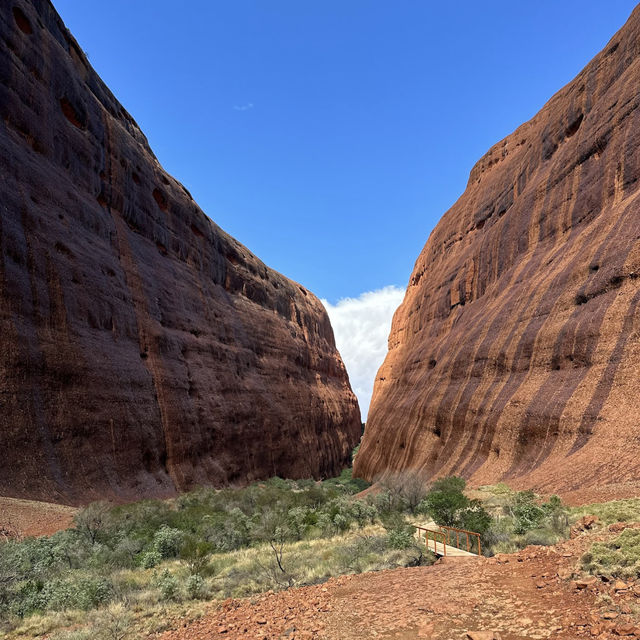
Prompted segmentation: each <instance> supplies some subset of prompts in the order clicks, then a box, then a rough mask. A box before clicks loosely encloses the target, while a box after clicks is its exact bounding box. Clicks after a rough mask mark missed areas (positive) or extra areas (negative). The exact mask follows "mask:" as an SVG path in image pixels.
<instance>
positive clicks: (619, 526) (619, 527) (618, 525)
mask: <svg viewBox="0 0 640 640" xmlns="http://www.w3.org/2000/svg"><path fill="white" fill-rule="evenodd" d="M628 526H629V525H628V524H627V523H626V522H614V523H613V524H610V525H609V527H608V528H609V531H611V532H612V533H620V532H621V531H624V530H625V529H626V528H627V527H628Z"/></svg>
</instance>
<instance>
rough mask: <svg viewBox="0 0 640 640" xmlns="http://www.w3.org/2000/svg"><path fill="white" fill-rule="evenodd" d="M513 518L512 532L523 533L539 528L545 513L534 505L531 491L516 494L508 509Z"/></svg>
mask: <svg viewBox="0 0 640 640" xmlns="http://www.w3.org/2000/svg"><path fill="white" fill-rule="evenodd" d="M510 508H511V513H512V515H513V518H514V531H515V532H516V533H525V532H526V531H530V530H531V529H536V528H537V527H539V526H540V524H541V522H542V519H543V518H544V516H545V512H544V510H543V509H542V507H540V506H538V504H536V496H535V494H534V493H533V491H520V492H518V493H517V494H516V496H515V499H514V501H513V505H512V506H511V507H510Z"/></svg>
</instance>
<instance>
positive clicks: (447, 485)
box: [418, 476, 469, 527]
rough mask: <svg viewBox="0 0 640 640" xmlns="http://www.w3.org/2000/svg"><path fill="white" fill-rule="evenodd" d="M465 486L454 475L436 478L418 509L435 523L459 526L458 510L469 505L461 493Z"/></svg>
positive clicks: (461, 480)
mask: <svg viewBox="0 0 640 640" xmlns="http://www.w3.org/2000/svg"><path fill="white" fill-rule="evenodd" d="M465 486H466V482H465V481H464V480H463V479H462V478H458V477H456V476H451V477H449V478H442V479H441V480H436V482H434V483H433V484H432V485H431V489H430V490H429V493H428V494H427V496H426V498H425V499H424V500H423V501H422V502H421V503H420V505H419V506H418V511H420V512H422V513H427V514H429V515H430V516H431V517H432V518H433V521H434V522H435V523H436V524H439V525H444V526H448V527H456V526H459V524H460V518H459V515H460V512H461V511H462V510H464V509H466V508H467V507H468V506H469V499H468V498H467V496H465V495H464V493H463V490H464V488H465Z"/></svg>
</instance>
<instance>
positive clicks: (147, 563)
mask: <svg viewBox="0 0 640 640" xmlns="http://www.w3.org/2000/svg"><path fill="white" fill-rule="evenodd" d="M161 562H162V555H161V554H160V553H159V552H158V551H156V550H155V549H152V550H151V551H147V552H146V553H144V554H143V555H142V561H141V563H140V564H141V565H142V568H143V569H153V568H154V567H157V566H158V565H159V564H160V563H161Z"/></svg>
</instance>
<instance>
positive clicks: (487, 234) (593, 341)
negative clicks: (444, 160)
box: [355, 8, 640, 491]
mask: <svg viewBox="0 0 640 640" xmlns="http://www.w3.org/2000/svg"><path fill="white" fill-rule="evenodd" d="M639 86H640V8H636V10H635V11H634V12H633V14H632V16H631V17H630V19H629V21H628V23H627V24H626V25H625V26H624V27H623V28H622V29H621V30H620V31H619V32H618V33H617V34H616V35H615V36H614V37H613V39H612V40H611V41H610V42H609V44H608V45H607V46H606V48H605V49H604V50H603V51H602V52H601V53H600V54H598V55H597V56H596V57H595V58H594V59H593V60H592V61H591V62H590V63H589V64H588V66H587V67H586V68H585V69H584V70H583V71H582V72H581V73H580V74H579V75H578V76H577V77H576V78H575V80H573V81H572V82H571V83H570V84H569V85H567V86H566V87H565V88H563V89H562V90H561V91H559V92H558V93H557V94H556V95H555V96H553V98H551V100H550V101H549V102H548V103H547V104H546V105H545V106H544V108H543V109H542V110H541V111H540V112H539V113H538V114H537V115H536V116H535V117H534V118H533V119H532V120H530V121H529V122H527V123H526V124H524V125H522V126H521V127H519V128H518V129H517V130H516V131H515V132H514V133H512V134H511V135H509V136H508V137H507V138H505V139H504V140H503V141H502V142H500V143H498V144H496V145H495V146H494V147H492V148H491V149H490V150H489V152H488V153H487V154H486V155H485V156H484V157H483V158H481V159H480V161H479V162H478V163H477V164H476V165H475V167H474V168H473V170H472V171H471V175H470V177H469V182H468V185H467V188H466V191H465V192H464V194H463V195H462V196H461V197H460V199H459V200H458V202H456V204H455V205H454V206H453V207H452V208H451V209H450V210H449V211H448V212H447V213H446V214H445V215H444V217H443V218H442V220H441V221H440V222H439V224H438V225H437V226H436V228H435V229H434V231H433V232H432V233H431V236H430V237H429V239H428V241H427V244H426V245H425V247H424V249H423V251H422V253H421V254H420V256H419V258H418V260H417V262H416V264H415V267H414V270H413V274H412V276H411V279H410V282H409V286H408V289H407V292H406V296H405V299H404V302H403V303H402V305H401V306H400V308H399V309H398V311H397V312H396V314H395V317H394V321H393V327H392V330H391V334H390V337H389V353H388V355H387V358H386V360H385V362H384V364H383V366H382V367H381V369H380V371H379V373H378V376H377V379H376V384H375V389H374V394H373V399H372V404H371V410H370V412H369V420H368V422H367V426H366V429H365V436H364V441H363V444H362V446H361V448H360V452H359V454H358V457H357V461H356V468H355V472H356V474H358V475H361V476H364V477H365V478H374V477H375V476H376V475H378V474H381V473H385V472H390V471H396V470H407V469H413V470H419V471H420V472H421V473H423V474H424V475H425V476H426V477H433V476H436V475H445V474H451V473H455V474H461V475H463V476H465V477H467V478H471V480H472V482H474V483H488V482H494V481H497V480H501V479H512V480H515V482H516V484H518V483H520V484H522V485H529V486H536V487H539V488H541V489H548V490H550V491H557V490H569V489H572V488H577V487H578V486H584V485H588V484H597V483H601V482H607V483H617V482H624V481H626V480H628V479H630V478H634V477H637V476H638V472H639V471H640V422H639V419H640V413H639V409H640V377H639V376H640V339H639V336H640V286H639V285H640V280H639V279H638V278H639V276H640V199H638V194H639V193H640V191H639V189H638V187H639V186H640V185H639V182H638V178H639V177H640V109H639V108H638V105H639V101H640V94H639V91H638V87H639Z"/></svg>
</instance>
